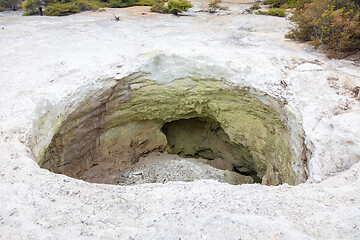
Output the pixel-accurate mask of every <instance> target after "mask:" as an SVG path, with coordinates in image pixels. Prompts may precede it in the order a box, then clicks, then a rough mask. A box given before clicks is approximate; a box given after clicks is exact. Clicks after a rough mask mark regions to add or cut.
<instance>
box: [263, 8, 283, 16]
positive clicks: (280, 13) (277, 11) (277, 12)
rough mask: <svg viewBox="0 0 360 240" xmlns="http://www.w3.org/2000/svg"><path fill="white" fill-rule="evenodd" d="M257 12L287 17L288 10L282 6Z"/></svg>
mask: <svg viewBox="0 0 360 240" xmlns="http://www.w3.org/2000/svg"><path fill="white" fill-rule="evenodd" d="M256 14H259V15H270V16H275V17H285V16H286V10H285V9H281V8H270V9H269V10H267V11H257V12H256Z"/></svg>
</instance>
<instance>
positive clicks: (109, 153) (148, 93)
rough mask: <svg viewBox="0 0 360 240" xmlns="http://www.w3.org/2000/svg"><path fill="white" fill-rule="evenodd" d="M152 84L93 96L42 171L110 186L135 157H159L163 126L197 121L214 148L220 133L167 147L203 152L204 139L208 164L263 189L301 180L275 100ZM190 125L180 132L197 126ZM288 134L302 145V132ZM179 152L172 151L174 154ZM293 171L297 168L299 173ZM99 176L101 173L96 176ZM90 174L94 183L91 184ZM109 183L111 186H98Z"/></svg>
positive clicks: (130, 80) (121, 85)
mask: <svg viewBox="0 0 360 240" xmlns="http://www.w3.org/2000/svg"><path fill="white" fill-rule="evenodd" d="M153 61H156V58H155V59H154V60H153ZM155 64H156V62H155ZM150 78H151V75H150V76H148V75H147V74H141V73H137V74H134V75H131V76H129V77H126V78H123V79H120V80H118V81H116V82H115V85H114V86H113V87H111V88H110V89H109V90H106V91H104V92H103V93H100V94H97V95H98V96H99V97H98V98H94V97H93V96H92V95H91V96H90V97H89V98H88V99H86V100H85V101H84V103H80V104H79V106H78V108H77V109H76V110H74V112H73V113H71V115H70V116H69V117H68V118H67V119H66V120H65V121H64V122H63V123H62V125H61V127H60V128H59V131H58V132H57V133H55V135H54V138H53V139H52V141H51V143H50V145H49V147H48V148H47V150H46V151H45V153H44V156H43V157H42V158H41V159H40V162H39V164H40V166H41V167H43V168H46V169H49V170H51V171H53V172H56V173H64V174H66V175H68V176H71V177H77V178H81V179H84V180H88V181H91V182H103V183H113V184H115V183H116V182H117V180H116V176H114V175H116V174H117V175H119V173H121V172H122V171H124V169H126V168H128V167H129V166H131V165H132V164H134V163H136V162H137V161H138V159H139V157H141V156H142V155H144V154H147V153H149V152H154V151H164V150H165V148H166V146H167V140H166V137H165V135H164V133H163V132H162V131H161V128H162V126H163V125H164V124H165V123H167V122H171V121H175V120H179V119H191V118H195V117H202V118H208V119H210V120H209V121H210V122H211V121H214V122H215V124H218V127H220V128H221V129H223V130H222V131H221V132H219V133H220V134H222V135H221V136H220V137H219V141H218V142H216V141H217V133H216V132H214V131H215V130H216V128H218V127H216V128H214V129H213V130H214V131H213V133H212V134H213V137H211V138H210V137H209V138H208V137H205V136H201V135H202V134H203V135H204V134H205V135H207V132H205V133H200V132H194V131H191V130H190V132H188V133H187V134H188V136H187V137H186V138H187V139H184V136H185V135H186V133H185V132H184V134H182V133H181V132H182V130H181V129H180V131H179V132H176V133H175V135H172V139H171V141H173V140H174V138H177V137H179V138H182V139H181V140H180V141H182V142H184V143H185V144H186V143H187V142H189V141H192V140H196V139H198V140H197V143H196V144H197V145H199V146H197V147H204V146H200V145H201V142H202V140H201V138H203V139H207V140H209V141H211V144H213V146H211V147H210V145H211V144H210V145H209V146H208V150H209V147H210V149H213V150H214V151H217V152H218V154H217V155H216V157H214V158H223V159H227V160H229V161H231V162H232V163H233V164H234V166H235V167H238V168H243V169H248V170H245V171H244V172H246V171H248V172H249V171H250V172H252V173H253V175H255V178H256V179H258V181H259V182H261V179H262V178H264V183H265V184H269V185H278V184H281V183H289V184H298V183H300V182H304V181H305V180H306V166H305V160H306V159H305V158H304V156H298V155H296V154H295V150H294V149H292V143H291V136H290V133H289V130H288V129H289V128H290V126H289V127H288V126H287V123H286V119H287V118H288V116H287V115H288V114H287V113H286V111H285V110H284V108H282V107H281V105H280V104H279V103H277V102H276V100H275V99H272V98H271V97H270V96H268V95H266V94H261V93H257V92H256V91H251V90H250V89H238V88H236V87H235V86H232V85H231V84H228V83H226V82H225V81H224V80H216V79H193V78H190V77H189V78H185V79H175V80H174V81H171V82H169V83H166V84H157V83H156V82H154V81H151V80H149V79H150ZM260 100H262V101H265V102H266V104H265V103H263V102H261V101H260ZM269 103H271V104H269ZM188 123H190V124H188V126H186V127H185V129H190V128H191V125H196V124H198V123H199V122H194V123H191V122H188ZM193 127H195V128H199V126H193ZM191 132H193V133H191ZM192 134H194V136H192ZM293 134H297V135H298V136H295V137H297V138H302V137H303V136H302V132H301V131H299V132H297V133H293ZM199 138H200V139H199ZM222 143H223V144H222ZM170 144H172V142H171V143H170ZM194 144H195V143H194ZM303 148H304V145H303V144H301V143H300V144H299V145H298V146H296V150H297V151H300V152H303V151H304V149H303ZM174 151H175V152H174ZM180 152H181V150H174V149H173V153H175V154H178V153H180ZM187 154H188V155H190V156H191V153H185V152H184V154H183V155H187ZM180 155H181V154H180ZM192 155H195V153H193V154H192ZM200 156H201V155H200ZM202 157H206V156H202ZM210 159H211V158H210ZM94 166H96V168H93V167H94ZM102 166H103V167H102ZM293 166H298V169H297V172H295V171H294V169H293ZM101 168H103V169H104V173H103V174H101V175H99V174H100V171H101V170H100V169H101ZM88 171H90V172H91V173H89V172H88ZM94 171H96V172H97V173H96V175H98V176H94V173H93V172H94ZM83 175H84V177H82V176H83ZM107 175H108V176H109V178H110V179H109V178H104V177H105V176H107ZM265 175H269V176H265ZM270 175H271V176H270ZM91 176H94V177H95V179H91ZM101 179H103V180H102V181H101Z"/></svg>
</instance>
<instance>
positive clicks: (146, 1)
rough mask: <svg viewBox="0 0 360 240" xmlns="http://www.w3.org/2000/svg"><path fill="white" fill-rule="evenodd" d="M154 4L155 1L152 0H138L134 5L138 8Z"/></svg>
mask: <svg viewBox="0 0 360 240" xmlns="http://www.w3.org/2000/svg"><path fill="white" fill-rule="evenodd" d="M154 4H155V1H153V0H140V1H139V2H137V3H136V5H138V6H153V5H154Z"/></svg>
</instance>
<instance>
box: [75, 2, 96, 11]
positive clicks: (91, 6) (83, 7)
mask: <svg viewBox="0 0 360 240" xmlns="http://www.w3.org/2000/svg"><path fill="white" fill-rule="evenodd" d="M74 3H75V5H76V6H78V7H79V8H80V11H89V10H97V9H99V7H100V2H98V1H92V0H76V1H74Z"/></svg>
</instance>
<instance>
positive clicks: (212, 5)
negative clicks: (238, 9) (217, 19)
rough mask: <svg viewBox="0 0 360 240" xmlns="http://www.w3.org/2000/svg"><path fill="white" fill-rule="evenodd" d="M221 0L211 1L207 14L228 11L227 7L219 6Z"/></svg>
mask: <svg viewBox="0 0 360 240" xmlns="http://www.w3.org/2000/svg"><path fill="white" fill-rule="evenodd" d="M220 3H221V0H213V1H211V2H210V3H209V4H208V9H209V13H215V12H216V11H219V10H228V9H229V8H228V7H222V6H220Z"/></svg>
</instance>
